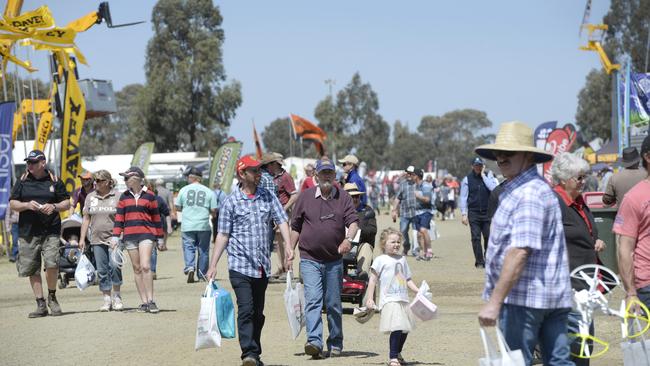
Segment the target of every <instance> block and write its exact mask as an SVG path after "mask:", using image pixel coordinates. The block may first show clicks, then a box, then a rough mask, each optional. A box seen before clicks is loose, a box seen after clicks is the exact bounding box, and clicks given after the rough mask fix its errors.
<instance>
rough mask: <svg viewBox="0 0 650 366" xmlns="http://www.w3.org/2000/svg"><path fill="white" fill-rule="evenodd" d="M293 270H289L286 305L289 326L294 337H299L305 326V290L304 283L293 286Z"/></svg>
mask: <svg viewBox="0 0 650 366" xmlns="http://www.w3.org/2000/svg"><path fill="white" fill-rule="evenodd" d="M292 277H293V276H292V272H291V271H289V272H287V288H286V289H285V290H284V307H285V309H286V310H287V318H288V319H289V328H290V329H291V336H292V337H293V339H296V338H298V335H299V334H300V331H301V330H302V328H303V327H304V326H305V291H304V289H303V287H302V284H300V283H298V284H296V286H295V287H294V286H293V283H292Z"/></svg>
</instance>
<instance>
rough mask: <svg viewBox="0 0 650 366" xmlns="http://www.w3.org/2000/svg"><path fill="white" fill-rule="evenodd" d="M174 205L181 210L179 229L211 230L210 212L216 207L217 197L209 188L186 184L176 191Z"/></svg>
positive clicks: (197, 184)
mask: <svg viewBox="0 0 650 366" xmlns="http://www.w3.org/2000/svg"><path fill="white" fill-rule="evenodd" d="M175 205H176V207H180V208H181V209H182V210H183V221H182V222H181V231H183V232H186V231H211V229H210V212H212V210H216V209H217V197H216V196H215V195H214V192H213V191H212V190H211V189H210V188H208V187H206V186H204V185H203V184H201V183H192V184H188V185H186V186H185V187H183V188H181V190H180V191H179V192H178V196H177V197H176V202H175Z"/></svg>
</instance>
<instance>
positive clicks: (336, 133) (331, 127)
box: [314, 96, 353, 157]
mask: <svg viewBox="0 0 650 366" xmlns="http://www.w3.org/2000/svg"><path fill="white" fill-rule="evenodd" d="M314 116H315V117H316V119H317V120H318V126H319V127H320V128H322V129H323V131H325V132H326V133H327V140H325V152H326V153H327V154H328V155H331V154H335V155H336V156H337V157H342V156H345V155H346V154H347V153H348V152H349V151H350V149H351V148H352V141H353V139H352V138H351V137H350V136H349V135H348V134H347V129H346V126H345V124H344V122H343V119H342V118H341V115H340V113H339V110H338V109H337V108H336V106H335V105H334V103H333V101H332V97H330V96H327V97H325V99H323V100H321V101H320V102H319V103H318V105H316V109H315V110H314Z"/></svg>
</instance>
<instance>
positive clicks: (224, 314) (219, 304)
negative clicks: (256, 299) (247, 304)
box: [209, 281, 236, 338]
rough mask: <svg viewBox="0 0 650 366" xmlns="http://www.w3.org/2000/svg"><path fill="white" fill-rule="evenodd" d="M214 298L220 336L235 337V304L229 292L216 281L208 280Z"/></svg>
mask: <svg viewBox="0 0 650 366" xmlns="http://www.w3.org/2000/svg"><path fill="white" fill-rule="evenodd" d="M209 285H210V286H212V289H213V292H212V294H213V296H214V297H215V298H216V299H215V309H216V311H217V324H218V325H219V332H221V337H222V338H235V337H236V332H235V305H234V304H233V302H232V296H230V292H228V291H226V290H225V289H223V288H221V287H219V285H218V284H217V282H216V281H210V283H209Z"/></svg>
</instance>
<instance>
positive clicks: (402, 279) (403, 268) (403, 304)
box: [372, 254, 415, 333]
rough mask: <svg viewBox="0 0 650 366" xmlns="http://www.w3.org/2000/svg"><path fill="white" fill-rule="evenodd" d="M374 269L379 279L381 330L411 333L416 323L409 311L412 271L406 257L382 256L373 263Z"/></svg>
mask: <svg viewBox="0 0 650 366" xmlns="http://www.w3.org/2000/svg"><path fill="white" fill-rule="evenodd" d="M372 269H373V270H374V271H375V273H377V276H378V277H379V305H378V306H379V309H380V310H381V320H380V321H379V330H380V331H381V332H384V333H390V332H393V331H397V330H401V331H403V332H405V333H408V332H410V331H411V330H412V329H413V328H414V324H415V323H414V321H413V315H412V314H411V310H410V309H409V298H408V286H407V285H406V283H407V281H408V280H410V279H411V270H410V268H409V266H408V263H407V262H406V257H403V256H391V255H386V254H383V255H380V256H379V257H377V258H376V259H375V260H374V261H373V262H372Z"/></svg>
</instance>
